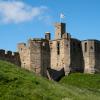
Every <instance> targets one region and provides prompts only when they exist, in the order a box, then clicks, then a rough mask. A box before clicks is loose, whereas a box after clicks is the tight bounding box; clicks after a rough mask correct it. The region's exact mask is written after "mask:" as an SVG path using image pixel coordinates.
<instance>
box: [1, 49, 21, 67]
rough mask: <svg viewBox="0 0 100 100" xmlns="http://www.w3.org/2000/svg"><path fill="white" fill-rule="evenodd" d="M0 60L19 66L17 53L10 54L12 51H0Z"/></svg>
mask: <svg viewBox="0 0 100 100" xmlns="http://www.w3.org/2000/svg"><path fill="white" fill-rule="evenodd" d="M0 60H5V61H9V62H11V63H14V64H16V65H18V66H20V58H19V53H18V52H15V53H12V51H5V50H3V49H0Z"/></svg>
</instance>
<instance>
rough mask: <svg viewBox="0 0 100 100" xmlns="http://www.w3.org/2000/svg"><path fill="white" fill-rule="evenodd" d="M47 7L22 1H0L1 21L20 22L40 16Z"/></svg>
mask: <svg viewBox="0 0 100 100" xmlns="http://www.w3.org/2000/svg"><path fill="white" fill-rule="evenodd" d="M46 10H47V7H45V6H40V7H32V6H30V5H27V4H25V3H24V2H21V1H1V2H0V22H3V23H20V22H24V21H29V20H32V19H35V18H38V17H40V16H41V15H42V14H43V13H44V12H45V11H46Z"/></svg>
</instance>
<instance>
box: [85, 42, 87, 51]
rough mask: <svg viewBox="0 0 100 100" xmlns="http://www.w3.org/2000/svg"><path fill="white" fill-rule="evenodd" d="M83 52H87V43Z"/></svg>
mask: <svg viewBox="0 0 100 100" xmlns="http://www.w3.org/2000/svg"><path fill="white" fill-rule="evenodd" d="M85 52H87V43H85Z"/></svg>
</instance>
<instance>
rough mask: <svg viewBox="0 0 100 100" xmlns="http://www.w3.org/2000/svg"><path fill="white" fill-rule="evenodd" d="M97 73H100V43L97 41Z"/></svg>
mask: <svg viewBox="0 0 100 100" xmlns="http://www.w3.org/2000/svg"><path fill="white" fill-rule="evenodd" d="M95 72H96V73H100V41H97V40H96V41H95Z"/></svg>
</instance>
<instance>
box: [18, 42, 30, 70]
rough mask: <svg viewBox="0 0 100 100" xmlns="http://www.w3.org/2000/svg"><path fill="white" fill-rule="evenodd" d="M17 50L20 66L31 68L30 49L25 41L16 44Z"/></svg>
mask: <svg viewBox="0 0 100 100" xmlns="http://www.w3.org/2000/svg"><path fill="white" fill-rule="evenodd" d="M18 52H19V54H20V60H21V67H22V68H25V69H28V70H31V68H30V50H29V47H28V46H27V45H26V44H25V43H19V44H18Z"/></svg>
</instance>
